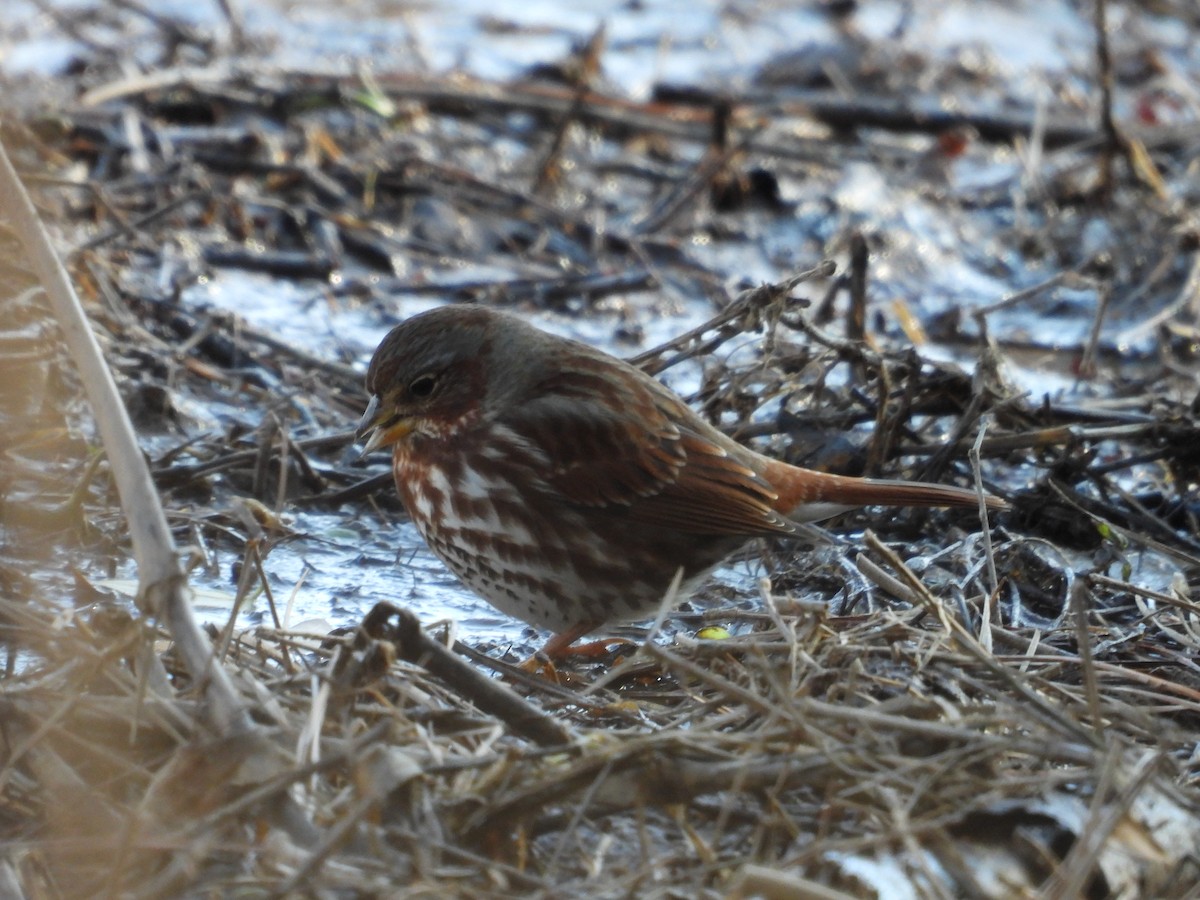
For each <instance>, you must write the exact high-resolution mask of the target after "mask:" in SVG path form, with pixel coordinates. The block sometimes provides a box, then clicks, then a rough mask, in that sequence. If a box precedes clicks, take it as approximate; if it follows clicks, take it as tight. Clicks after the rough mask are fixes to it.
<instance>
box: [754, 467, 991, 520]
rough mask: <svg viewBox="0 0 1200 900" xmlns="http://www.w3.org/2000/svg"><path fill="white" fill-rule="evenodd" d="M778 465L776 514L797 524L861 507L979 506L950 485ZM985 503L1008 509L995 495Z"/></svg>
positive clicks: (975, 499)
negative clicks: (860, 476) (830, 472)
mask: <svg viewBox="0 0 1200 900" xmlns="http://www.w3.org/2000/svg"><path fill="white" fill-rule="evenodd" d="M777 465H779V466H781V468H780V469H777V470H775V471H772V472H771V473H770V474H769V475H768V478H769V480H770V481H771V483H772V485H774V486H775V488H776V491H777V492H778V494H779V498H778V500H777V501H776V503H775V510H776V511H777V512H779V513H782V514H783V515H785V516H787V517H788V518H789V519H792V520H793V521H797V522H816V521H819V520H820V519H824V518H828V517H830V516H833V515H836V514H837V513H839V512H845V511H846V510H850V509H854V508H856V507H859V506H966V507H975V506H978V505H979V494H978V493H976V492H975V491H973V490H970V489H969V488H961V487H955V486H954V485H949V484H923V483H921V482H917V481H893V480H890V479H879V478H851V477H848V476H845V475H829V474H826V473H824V472H813V471H810V470H808V469H801V468H798V467H796V466H785V465H784V464H782V463H779V464H777ZM983 502H984V504H985V505H986V506H987V508H988V509H1005V508H1006V507H1007V506H1008V504H1007V503H1005V502H1004V501H1003V500H1001V499H1000V498H999V497H993V496H992V495H991V494H984V497H983Z"/></svg>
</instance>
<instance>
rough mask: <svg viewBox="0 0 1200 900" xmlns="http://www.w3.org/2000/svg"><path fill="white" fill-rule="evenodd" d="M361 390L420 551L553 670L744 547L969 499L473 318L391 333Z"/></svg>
mask: <svg viewBox="0 0 1200 900" xmlns="http://www.w3.org/2000/svg"><path fill="white" fill-rule="evenodd" d="M366 390H367V393H368V395H369V402H368V404H367V408H366V412H365V414H364V415H363V418H362V421H361V423H360V425H359V428H358V431H357V437H358V440H359V441H360V442H362V443H363V451H362V453H363V455H366V454H368V453H370V452H372V451H374V450H377V449H380V448H391V452H392V471H393V475H394V478H395V482H396V488H397V490H398V492H399V495H400V498H401V500H402V502H403V505H404V507H405V509H406V510H407V512H408V515H409V516H410V517H411V519H412V522H413V523H414V524H415V525H416V527H417V529H418V531H419V532H420V533H421V535H422V537H423V538H424V540H425V541H426V543H427V544H428V545H429V548H430V549H431V550H432V551H433V553H434V554H435V555H436V556H438V557H439V558H440V559H441V560H442V561H443V562H444V563H445V565H446V566H447V567H448V568H449V569H450V571H451V572H453V573H454V574H455V575H456V576H457V577H458V578H459V579H460V580H461V581H462V582H463V583H464V584H465V585H466V586H467V587H468V588H470V589H471V590H472V591H473V592H475V593H476V594H478V595H479V596H481V597H483V598H484V599H485V600H487V601H488V602H489V603H490V604H491V605H493V606H494V607H496V608H497V609H499V610H500V611H502V612H504V613H506V614H508V615H509V616H512V617H515V618H517V619H521V620H523V621H525V622H527V623H529V624H531V625H534V626H537V627H539V628H542V629H546V630H549V631H550V632H552V635H553V636H552V637H551V638H550V639H549V640H548V641H547V642H546V644H545V646H544V647H543V648H542V652H543V653H544V654H545V655H546V656H547V657H549V658H550V659H556V658H561V657H563V656H565V655H569V654H570V653H571V652H572V649H571V646H572V644H574V643H575V642H576V641H577V640H579V639H580V638H582V637H583V636H585V635H587V634H588V633H590V632H592V631H594V630H595V629H597V628H600V627H602V626H605V625H609V624H613V623H617V622H628V621H636V620H638V619H644V618H646V617H647V616H648V615H650V614H652V613H654V612H655V611H656V610H657V609H658V608H659V607H660V605H661V604H662V602H663V598H664V596H665V594H666V592H667V591H668V589H670V588H671V587H672V586H673V585H675V586H676V597H677V598H678V599H679V600H680V601H682V600H683V599H685V598H686V597H687V596H688V594H689V593H690V592H692V591H693V590H694V589H695V588H697V587H698V586H699V584H700V583H701V582H702V581H703V580H704V578H705V577H706V576H707V574H708V573H709V572H710V571H711V570H712V569H713V568H714V567H715V566H716V565H718V564H719V563H720V562H721V561H722V560H723V559H725V558H726V557H727V556H729V555H730V554H732V553H733V552H734V551H736V550H738V549H739V548H740V547H742V546H744V545H745V544H746V543H747V542H748V541H750V540H752V539H754V538H759V537H773V536H776V537H777V536H788V535H795V534H796V532H797V530H798V529H799V527H800V526H802V525H803V524H804V523H810V522H816V521H819V520H822V519H826V518H829V517H831V516H833V515H836V514H838V513H841V512H844V511H847V510H850V509H854V508H856V507H861V506H882V505H887V506H930V507H934V506H944V507H954V506H957V507H978V505H979V503H980V495H979V494H977V493H976V492H975V491H973V490H970V489H966V488H962V487H955V486H952V485H944V484H924V483H919V482H912V481H900V480H884V479H873V478H856V477H850V476H844V475H835V474H829V473H825V472H818V471H814V470H811V469H806V468H801V467H799V466H794V465H790V464H788V463H785V462H782V461H780V460H778V459H774V458H771V457H769V456H766V455H764V454H761V453H758V452H756V451H754V450H752V449H750V448H749V447H746V446H744V445H742V444H740V443H738V442H737V441H735V440H733V439H732V438H731V437H729V436H728V435H726V434H724V433H723V432H721V431H720V430H719V429H717V428H716V427H714V426H713V425H711V424H710V423H708V422H707V421H705V420H704V419H703V418H702V417H701V416H700V415H699V414H698V413H697V412H695V411H694V410H693V409H691V407H689V406H688V405H687V404H686V403H685V402H684V401H683V400H682V399H681V398H680V397H679V396H678V395H677V394H675V393H674V392H673V391H671V390H670V389H669V388H668V387H666V386H665V385H664V384H662V383H661V382H659V381H657V380H656V379H654V378H652V377H651V376H649V375H647V374H646V373H645V372H643V371H641V370H640V369H638V368H636V367H634V366H633V365H631V364H630V363H627V362H625V361H624V360H621V359H618V358H617V357H615V356H612V355H610V354H608V353H605V352H603V351H601V350H599V349H596V348H594V347H591V346H589V345H587V344H584V343H581V342H579V341H574V340H570V339H568V338H564V337H560V336H557V335H553V334H550V333H548V332H545V331H542V330H541V329H539V328H536V327H535V326H533V325H532V324H530V323H529V322H527V321H525V320H524V319H522V318H520V317H519V316H516V315H514V314H511V313H506V312H500V311H497V310H494V309H491V308H488V307H485V306H479V305H461V304H460V305H447V306H441V307H436V308H434V309H431V310H429V311H426V312H423V313H420V314H417V315H414V316H411V317H409V318H407V319H405V320H404V321H403V322H401V323H400V324H399V325H397V326H396V327H394V328H393V329H392V330H391V331H390V332H389V333H388V334H387V335H386V336H385V337H384V339H383V341H382V342H381V343H380V345H379V347H378V349H376V351H375V353H374V355H373V357H372V359H371V362H370V365H369V366H368V369H367V375H366ZM983 502H984V503H985V505H986V506H987V508H989V509H999V508H1003V507H1004V506H1005V503H1004V501H1002V500H1000V499H999V498H997V497H994V496H991V495H987V494H985V495H983Z"/></svg>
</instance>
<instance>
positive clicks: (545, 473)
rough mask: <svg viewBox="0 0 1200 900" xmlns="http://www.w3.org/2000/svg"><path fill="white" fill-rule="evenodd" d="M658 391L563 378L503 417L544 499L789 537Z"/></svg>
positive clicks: (734, 469) (613, 375)
mask: <svg viewBox="0 0 1200 900" xmlns="http://www.w3.org/2000/svg"><path fill="white" fill-rule="evenodd" d="M683 413H686V407H684V406H683V404H682V403H681V402H680V401H679V400H678V399H676V398H675V397H674V395H672V394H670V393H669V392H668V391H667V390H666V389H665V388H662V387H660V386H659V385H658V384H657V383H655V382H653V381H649V380H648V379H643V378H641V377H637V376H634V377H631V376H630V375H629V373H626V372H623V371H620V370H618V371H615V372H613V371H609V370H608V366H601V365H597V366H596V367H595V368H590V367H589V368H584V367H581V368H580V369H579V370H578V371H571V372H565V373H557V374H556V377H555V379H554V381H553V382H552V383H550V384H548V385H547V388H546V390H544V391H541V392H534V393H533V395H532V396H531V398H530V399H529V401H528V402H526V403H524V404H522V405H521V406H520V407H519V408H517V409H515V410H509V411H508V414H507V415H506V416H505V423H504V424H505V426H506V427H507V428H509V429H510V430H511V431H512V432H513V433H514V435H515V436H516V437H517V438H518V439H519V440H520V441H522V442H525V443H526V444H527V445H528V446H530V447H532V448H536V449H537V456H538V457H539V458H540V459H539V462H540V466H539V472H538V475H539V476H540V478H541V480H542V481H543V482H544V483H545V484H546V486H547V489H548V490H550V491H552V492H554V493H555V494H557V495H559V496H561V498H562V499H563V500H565V501H566V502H569V503H571V504H573V505H577V506H585V507H593V508H600V509H606V510H609V511H611V512H612V513H613V514H614V515H616V516H619V517H622V518H625V519H627V520H629V521H634V522H639V523H644V524H652V525H657V526H660V527H663V528H671V529H675V530H678V531H684V532H688V533H692V534H747V535H759V534H788V533H791V532H793V531H794V530H795V526H794V525H793V524H792V523H790V522H788V520H787V519H785V518H784V517H783V516H781V515H779V514H778V513H776V512H775V511H774V510H773V509H772V507H771V503H772V501H773V500H775V499H776V494H775V491H774V490H773V489H772V488H771V486H770V484H768V483H767V482H766V481H764V480H763V479H762V478H761V477H760V476H759V475H758V474H756V473H755V472H754V471H753V470H752V469H750V468H749V467H747V466H746V465H743V464H742V463H741V462H739V461H738V460H736V459H734V458H733V457H732V456H731V455H730V453H729V452H728V451H726V450H725V449H724V448H723V447H722V446H721V445H720V443H719V442H718V441H717V440H714V439H713V437H712V436H711V435H706V434H704V431H705V430H706V429H704V428H703V427H689V425H688V424H687V421H686V416H685V415H683Z"/></svg>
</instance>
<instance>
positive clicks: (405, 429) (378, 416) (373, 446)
mask: <svg viewBox="0 0 1200 900" xmlns="http://www.w3.org/2000/svg"><path fill="white" fill-rule="evenodd" d="M412 429H413V420H412V419H410V418H406V417H404V416H394V417H392V418H391V419H390V420H389V419H388V418H387V416H386V415H384V414H383V413H381V412H380V410H379V397H377V396H375V395H372V396H371V401H370V402H369V403H368V404H367V411H366V412H364V413H363V417H362V421H360V422H359V423H358V429H357V430H356V431H355V437H356V438H357V440H359V441H366V443H365V444H364V445H363V449H362V454H361V455H362V456H366V455H367V454H368V453H370V452H371V451H372V450H378V449H379V448H380V447H390V446H391V445H392V444H394V443H396V442H397V441H401V440H403V439H404V438H405V437H407V436H408V433H409V432H410V431H412Z"/></svg>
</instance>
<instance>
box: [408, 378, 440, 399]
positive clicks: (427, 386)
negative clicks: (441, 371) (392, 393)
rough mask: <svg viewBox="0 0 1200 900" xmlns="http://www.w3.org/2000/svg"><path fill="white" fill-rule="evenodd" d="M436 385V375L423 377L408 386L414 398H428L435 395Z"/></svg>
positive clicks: (415, 379)
mask: <svg viewBox="0 0 1200 900" xmlns="http://www.w3.org/2000/svg"><path fill="white" fill-rule="evenodd" d="M436 384H437V376H436V375H421V376H418V377H417V378H414V379H413V381H412V384H410V385H409V386H408V392H409V393H410V394H412V395H413V396H414V397H428V396H429V395H430V394H432V393H433V388H434V386H435V385H436Z"/></svg>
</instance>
